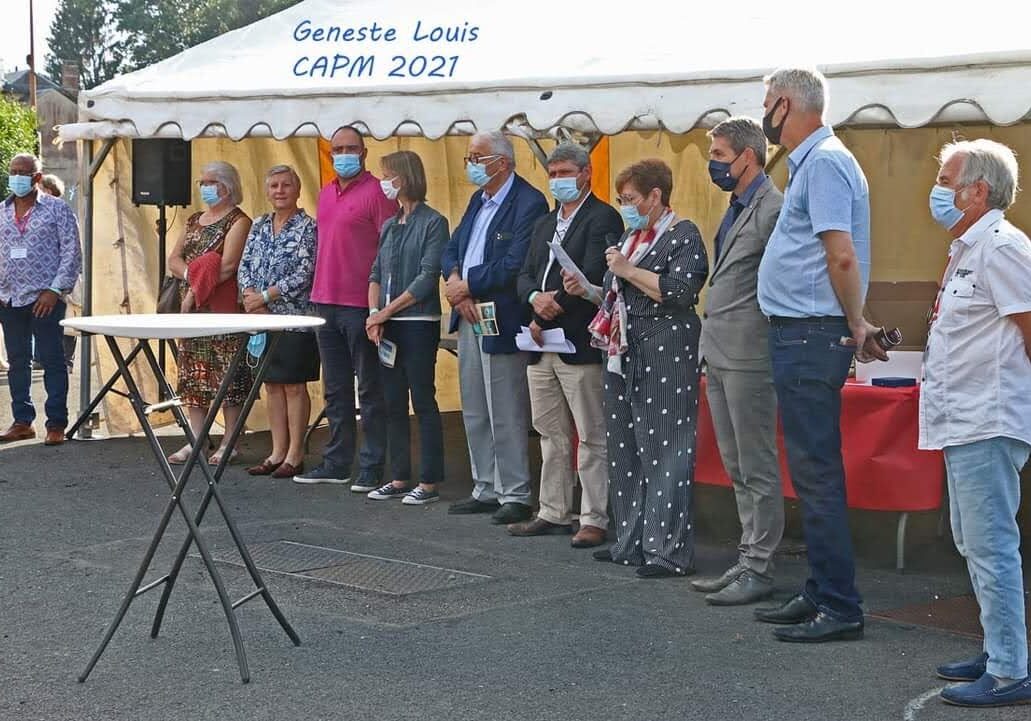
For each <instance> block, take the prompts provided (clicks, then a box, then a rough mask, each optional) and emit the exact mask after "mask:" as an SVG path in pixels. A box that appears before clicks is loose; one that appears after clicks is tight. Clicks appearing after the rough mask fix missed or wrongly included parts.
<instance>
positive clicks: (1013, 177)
mask: <svg viewBox="0 0 1031 721" xmlns="http://www.w3.org/2000/svg"><path fill="white" fill-rule="evenodd" d="M954 155H961V156H963V168H962V170H960V172H959V178H957V179H956V183H955V185H956V187H965V186H967V185H971V184H973V183H976V182H977V181H978V180H983V181H984V182H985V183H986V184H987V185H988V206H989V207H991V208H997V209H999V210H1006V208H1008V207H1010V206H1011V205H1013V201H1014V200H1016V199H1017V191H1018V190H1020V188H1019V186H1018V181H1019V174H1020V170H1019V168H1018V166H1017V156H1016V154H1014V152H1013V151H1012V150H1011V149H1010V148H1008V147H1007V146H1005V145H1003V144H1002V143H997V142H995V141H994V140H988V139H987V138H978V139H977V140H960V141H957V142H955V143H948V144H947V145H945V147H943V148H942V151H941V154H940V155H939V156H938V159H939V161H940V162H941V164H942V165H945V163H947V162H948V161H949V159H950V158H952V156H954Z"/></svg>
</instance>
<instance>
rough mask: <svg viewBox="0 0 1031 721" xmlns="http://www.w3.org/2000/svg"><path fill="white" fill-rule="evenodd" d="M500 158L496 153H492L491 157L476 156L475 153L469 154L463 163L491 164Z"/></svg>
mask: <svg viewBox="0 0 1031 721" xmlns="http://www.w3.org/2000/svg"><path fill="white" fill-rule="evenodd" d="M500 157H501V156H500V155H498V154H497V153H494V154H493V155H478V154H476V153H470V154H469V155H467V156H465V162H466V163H473V164H476V163H484V162H487V163H490V162H493V161H494V160H495V159H496V158H500Z"/></svg>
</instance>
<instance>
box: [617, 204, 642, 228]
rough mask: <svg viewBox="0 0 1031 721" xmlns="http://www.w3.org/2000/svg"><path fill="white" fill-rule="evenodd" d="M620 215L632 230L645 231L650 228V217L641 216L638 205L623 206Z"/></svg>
mask: <svg viewBox="0 0 1031 721" xmlns="http://www.w3.org/2000/svg"><path fill="white" fill-rule="evenodd" d="M619 213H620V215H622V216H623V222H624V223H626V227H628V228H629V229H630V230H644V229H645V228H647V227H648V216H647V215H641V212H640V211H639V210H638V209H637V206H636V205H621V206H619Z"/></svg>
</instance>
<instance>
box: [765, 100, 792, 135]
mask: <svg viewBox="0 0 1031 721" xmlns="http://www.w3.org/2000/svg"><path fill="white" fill-rule="evenodd" d="M782 102H784V98H777V102H775V103H774V104H773V107H772V108H770V112H768V113H766V115H764V116H763V135H765V136H766V139H767V140H769V141H770V142H771V143H773V144H774V145H780V134H781V133H782V132H783V131H784V121H786V120H787V119H788V114H787V113H784V117H783V118H781V121H780V125H778V126H776V127H774V125H773V114H774V113H775V112H777V108H779V107H780V104H781V103H782ZM788 112H791V107H790V106H788Z"/></svg>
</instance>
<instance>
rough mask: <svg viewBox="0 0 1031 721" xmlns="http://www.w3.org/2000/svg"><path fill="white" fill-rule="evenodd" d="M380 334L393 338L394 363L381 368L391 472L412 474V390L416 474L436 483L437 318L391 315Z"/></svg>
mask: <svg viewBox="0 0 1031 721" xmlns="http://www.w3.org/2000/svg"><path fill="white" fill-rule="evenodd" d="M384 336H385V337H386V338H387V339H388V340H391V341H393V342H394V343H395V344H397V358H395V359H394V367H393V368H387V367H383V368H381V369H380V370H381V372H382V373H383V392H384V393H385V394H386V398H387V436H388V437H389V439H390V443H389V447H390V452H389V456H390V472H391V474H392V477H393V479H394V480H396V481H410V480H412V458H411V440H410V435H411V429H410V427H409V420H408V396H409V394H411V398H412V410H414V411H415V417H416V419H417V420H418V422H419V448H420V451H421V461H420V464H419V465H420V469H419V471H420V472H419V480H420V481H421V482H422V483H440V482H441V481H443V480H444V431H443V427H442V426H441V422H440V409H439V408H438V407H437V389H436V369H437V346H439V345H440V322H439V321H435V320H392V321H389V322H388V323H387V324H386V327H385V328H384Z"/></svg>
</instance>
